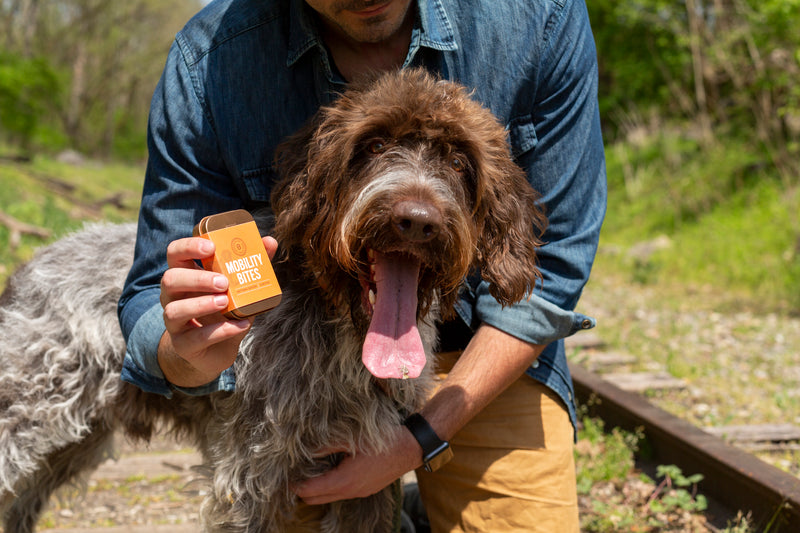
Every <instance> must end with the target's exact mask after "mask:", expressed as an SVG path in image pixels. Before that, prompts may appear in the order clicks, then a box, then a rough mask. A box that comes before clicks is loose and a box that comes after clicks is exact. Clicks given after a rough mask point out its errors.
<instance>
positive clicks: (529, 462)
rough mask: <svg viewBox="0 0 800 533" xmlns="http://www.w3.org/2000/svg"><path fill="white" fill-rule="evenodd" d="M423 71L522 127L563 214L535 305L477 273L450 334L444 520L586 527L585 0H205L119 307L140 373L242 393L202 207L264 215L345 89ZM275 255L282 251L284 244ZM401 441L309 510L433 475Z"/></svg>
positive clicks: (436, 416)
mask: <svg viewBox="0 0 800 533" xmlns="http://www.w3.org/2000/svg"><path fill="white" fill-rule="evenodd" d="M406 66H424V67H425V68H427V69H428V70H430V71H433V72H437V73H439V74H440V75H442V76H443V77H445V78H448V79H453V80H456V81H459V82H461V83H463V84H465V85H467V86H468V87H471V88H474V90H475V98H476V99H477V100H479V101H481V102H482V103H483V104H484V105H486V106H487V107H489V108H490V109H491V110H492V111H493V112H494V113H495V114H496V115H497V116H498V117H499V118H500V120H501V121H503V122H504V123H505V124H507V126H508V129H509V134H510V139H511V142H512V148H513V152H514V156H515V157H516V159H517V161H518V163H519V164H520V165H521V166H522V167H523V168H524V169H526V171H527V172H528V174H529V179H530V181H531V183H532V184H533V186H534V188H535V189H537V190H538V191H539V192H540V193H541V194H542V195H543V200H542V201H543V203H544V205H545V207H546V210H547V214H548V218H549V228H548V231H547V233H546V234H545V236H544V240H545V241H546V245H545V246H543V247H542V248H541V249H540V255H539V258H540V264H541V270H542V273H543V276H544V282H543V283H542V284H541V285H540V286H537V289H536V290H535V291H534V292H533V293H532V294H531V297H530V299H528V300H525V301H523V302H521V303H519V304H517V305H515V306H511V307H507V308H502V307H501V306H500V305H499V304H498V303H497V302H496V301H494V299H493V298H492V297H491V295H489V293H488V288H487V286H486V284H485V283H482V282H479V281H472V280H470V281H469V283H468V287H467V290H465V291H464V292H463V296H462V298H461V300H460V301H459V303H458V308H457V310H458V314H459V316H460V319H459V320H457V321H455V322H454V323H452V324H448V325H447V331H444V332H443V336H444V337H445V338H444V343H445V344H446V345H447V347H448V349H453V350H456V352H455V353H456V354H458V355H460V356H458V357H457V358H456V357H455V356H453V357H451V358H450V359H451V360H450V364H449V365H448V366H451V367H452V368H443V369H442V370H443V372H446V379H445V380H444V381H443V382H442V384H441V387H440V388H439V389H438V391H437V392H436V393H435V394H434V396H433V397H432V398H431V399H430V400H429V402H428V403H427V404H426V405H425V406H424V408H423V409H422V411H421V414H422V416H423V417H424V419H425V420H427V422H428V424H429V425H430V427H431V428H432V429H433V431H434V432H435V433H436V435H438V437H440V438H441V439H442V440H449V441H451V442H452V447H453V449H454V450H455V458H454V459H453V460H452V461H451V462H450V463H448V464H446V465H444V466H442V467H441V469H439V470H438V471H437V472H435V473H433V474H425V473H423V472H420V473H419V480H420V487H421V491H422V494H423V497H424V499H425V501H426V505H427V507H428V513H429V515H430V518H431V522H432V526H433V528H434V531H492V532H496V531H526V532H529V531H547V532H553V531H576V530H577V529H578V517H577V498H576V494H575V473H574V466H573V463H572V443H573V438H574V437H573V429H574V424H575V410H574V403H573V399H572V384H571V379H570V377H569V371H568V368H567V365H566V359H565V356H564V347H563V342H562V341H561V340H560V339H562V338H563V337H565V336H568V335H571V334H572V333H574V332H575V331H577V330H578V329H585V328H589V327H593V325H594V321H593V320H592V319H589V318H587V317H584V316H582V315H580V314H578V313H575V312H573V309H574V307H575V305H576V303H577V300H578V297H579V295H580V292H581V290H582V287H583V285H584V284H585V282H586V280H587V278H588V275H589V270H590V268H591V264H592V261H593V258H594V254H595V251H596V247H597V239H598V234H599V230H600V225H601V223H602V218H603V215H604V211H605V194H606V190H605V167H604V161H603V146H602V139H601V133H600V124H599V117H598V110H597V97H596V90H597V79H596V78H597V71H596V57H595V49H594V43H593V40H592V35H591V30H590V28H589V23H588V17H587V14H586V8H585V5H584V4H583V2H580V1H579V0H561V1H555V0H539V1H533V0H531V1H528V2H522V1H519V0H491V1H490V0H468V1H467V0H458V1H457V0H379V1H368V0H306V1H305V2H302V1H300V0H218V1H216V2H213V3H212V4H210V5H209V6H208V7H206V8H205V9H204V10H203V11H202V12H201V13H200V14H199V15H198V16H197V17H195V18H194V19H193V20H192V21H190V22H189V24H187V26H186V28H184V30H183V31H182V32H181V33H179V34H178V35H177V37H176V41H175V44H174V45H173V47H172V49H171V51H170V54H169V57H168V60H167V64H166V67H165V70H164V74H163V77H162V79H161V82H160V83H159V86H158V87H157V89H156V92H155V95H154V98H153V103H152V108H151V117H150V135H149V138H148V147H149V151H150V159H149V161H148V168H147V175H146V181H145V185H144V193H143V199H142V208H141V213H140V219H139V237H138V240H137V252H136V259H135V262H134V265H133V268H132V269H131V272H130V275H129V277H128V281H127V283H126V287H125V290H124V292H123V296H122V298H121V300H120V322H121V325H122V329H123V332H124V334H125V336H126V339H127V341H128V353H127V355H126V360H125V366H124V369H123V379H125V380H127V381H130V382H132V383H134V384H136V385H138V386H139V387H141V388H143V389H144V390H147V391H150V392H154V393H159V394H164V395H167V396H170V395H171V394H172V391H173V390H180V391H182V392H184V393H187V394H206V393H209V392H212V391H216V390H233V388H234V387H235V377H234V376H233V372H232V371H231V369H230V368H229V367H230V366H231V365H232V364H233V362H234V360H235V358H236V354H237V350H238V346H239V343H240V341H241V340H242V338H243V337H244V335H245V334H246V332H247V330H248V328H249V327H250V321H248V320H243V321H227V320H225V319H224V318H222V315H220V314H219V311H220V310H221V309H223V308H224V307H225V305H226V297H225V295H224V293H225V289H226V288H227V285H226V283H227V282H226V281H225V278H224V277H223V276H219V275H216V274H214V273H211V272H205V271H203V270H201V269H198V268H197V267H196V266H195V261H196V260H197V259H201V258H204V257H208V256H210V255H211V254H212V253H213V248H212V247H211V246H209V243H208V241H205V240H203V239H192V238H185V237H186V236H187V235H190V234H191V228H192V226H193V224H194V223H195V222H197V221H198V220H199V219H200V218H201V217H202V216H204V215H207V214H210V213H216V212H222V211H226V210H229V209H235V208H241V207H244V208H246V209H250V210H253V209H256V208H258V207H261V206H264V205H265V204H266V202H267V200H268V197H269V190H270V188H271V186H272V184H273V183H274V180H275V176H274V175H273V171H272V169H271V161H272V155H273V151H274V148H275V146H276V145H277V143H278V142H279V141H280V140H281V139H282V138H284V137H285V136H287V135H288V134H290V133H292V132H293V131H294V130H296V129H297V128H299V127H300V126H301V125H302V124H303V122H305V120H307V119H308V118H309V117H310V116H311V115H312V114H313V113H314V112H315V111H316V109H317V108H318V107H319V106H320V105H322V104H325V103H328V102H330V101H331V100H332V99H334V98H335V94H336V93H337V92H339V91H341V90H342V89H343V88H344V86H345V83H346V81H347V80H352V79H354V78H356V77H357V76H358V75H359V74H363V73H367V72H370V71H376V70H386V69H394V68H400V67H406ZM265 244H267V246H268V249H269V250H270V252H271V253H274V250H275V248H276V246H277V244H276V243H275V241H274V240H272V239H269V238H267V239H265ZM460 332H465V333H466V334H461V333H460ZM470 336H471V337H470ZM467 341H468V342H467ZM462 350H463V352H462ZM446 359H447V358H446ZM526 374H527V375H526ZM394 442H395V445H394V446H393V447H392V448H391V449H390V450H388V451H386V452H385V453H383V454H381V455H374V454H370V453H367V452H364V453H360V454H357V455H356V456H353V457H347V458H346V459H345V460H344V461H343V462H342V463H341V464H340V465H339V466H338V467H337V468H336V469H334V470H332V471H331V472H329V473H328V474H326V475H323V476H321V477H319V478H314V479H312V480H308V481H306V482H304V483H302V484H301V485H299V486H298V487H296V488H295V490H296V492H297V494H298V496H299V497H300V498H302V500H303V501H304V502H305V503H306V504H309V505H316V504H322V503H327V502H330V501H334V500H340V499H348V498H354V497H363V496H367V495H369V494H372V493H374V492H377V491H378V490H380V489H381V488H383V487H385V486H386V485H388V484H390V483H392V482H393V481H394V480H396V479H397V478H398V477H400V476H401V475H403V474H404V473H406V472H408V471H410V470H412V469H415V468H418V467H420V466H421V465H422V448H421V447H420V444H419V443H418V441H417V439H416V438H415V436H414V435H412V432H411V431H410V430H409V429H407V428H406V427H405V426H398V427H397V428H396V431H395V435H394Z"/></svg>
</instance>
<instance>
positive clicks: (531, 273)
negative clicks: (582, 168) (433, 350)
mask: <svg viewBox="0 0 800 533" xmlns="http://www.w3.org/2000/svg"><path fill="white" fill-rule="evenodd" d="M276 160H277V164H278V167H279V171H280V173H281V176H282V179H281V181H280V182H279V183H278V184H276V186H275V188H274V190H273V194H272V206H273V210H274V212H275V216H276V226H275V236H276V238H277V239H278V241H279V243H280V244H281V247H282V249H283V251H284V253H286V254H287V257H289V258H291V260H292V261H293V263H297V264H301V265H302V270H303V272H304V275H305V276H307V277H309V278H313V279H314V280H316V282H317V283H318V284H319V285H320V286H321V287H323V289H324V290H325V292H326V294H327V295H328V298H329V301H330V302H331V303H332V304H333V305H336V306H337V307H339V308H345V307H346V308H347V309H348V310H349V311H350V313H351V314H352V315H353V316H354V317H357V316H362V317H364V318H369V317H373V316H374V317H380V320H381V321H383V320H384V319H385V317H384V316H383V315H384V314H386V313H393V312H394V311H390V310H387V307H392V306H393V307H400V308H406V307H411V308H412V309H411V310H410V318H405V319H401V320H400V321H401V322H402V321H403V320H405V321H406V322H408V321H409V320H410V321H413V322H416V319H417V318H418V316H421V315H424V314H425V313H427V310H428V309H429V307H430V305H431V303H432V302H433V301H435V300H436V299H437V298H438V301H439V302H440V305H441V310H442V313H443V315H444V316H448V315H451V314H452V309H453V303H454V301H455V299H456V297H457V295H458V290H459V287H460V286H461V284H462V283H463V280H464V278H465V277H466V276H467V275H468V274H469V273H470V271H472V270H474V269H479V270H480V274H481V276H482V277H483V278H484V279H485V280H487V281H488V282H489V284H490V292H491V294H492V295H493V296H494V297H495V298H496V299H497V300H498V301H499V302H500V303H502V304H504V305H506V304H511V303H514V302H517V301H519V300H520V299H522V298H523V297H525V295H526V294H527V293H529V292H530V291H531V290H533V286H534V284H535V281H536V278H537V276H538V275H539V273H538V270H537V269H536V264H535V261H536V256H535V249H536V246H537V245H538V244H539V241H538V238H539V236H540V234H541V232H542V231H543V229H544V226H545V217H544V214H543V211H542V209H541V207H540V206H539V204H538V203H537V200H538V195H537V194H536V192H534V191H533V189H532V188H531V187H530V185H529V184H528V181H527V179H526V176H525V173H524V172H523V171H522V170H521V169H520V168H519V167H518V166H517V165H516V164H515V163H514V162H513V161H512V159H511V156H510V152H509V146H508V141H507V136H506V132H505V130H504V128H503V126H502V125H501V124H500V123H499V122H498V121H497V119H496V118H495V117H494V116H493V115H492V114H491V112H490V111H488V110H487V109H485V108H483V107H482V106H481V105H479V104H478V103H477V102H475V101H473V100H472V99H471V98H470V95H469V93H468V92H467V91H466V90H465V89H464V88H463V87H462V86H460V85H458V84H455V83H451V82H447V81H442V80H437V79H436V78H434V77H433V76H431V75H429V74H426V73H425V72H424V71H421V70H407V71H400V72H396V73H391V74H386V75H383V76H382V77H380V78H377V79H375V80H371V81H368V82H363V83H359V84H355V85H354V86H352V88H350V89H349V90H348V91H346V92H345V93H344V94H343V95H342V96H341V97H340V98H339V99H338V100H337V101H336V102H335V103H334V104H333V105H332V106H330V107H325V108H323V109H321V110H320V112H319V113H318V114H317V116H316V117H315V118H314V120H312V122H311V123H310V124H309V125H308V126H307V127H306V128H305V129H303V130H302V131H300V132H299V133H298V134H296V135H295V136H293V137H292V138H290V139H289V140H288V141H287V142H286V143H284V144H283V145H282V146H281V147H280V148H279V150H278V153H277V159H276ZM384 281H386V284H384V283H383V282H384ZM390 281H391V282H390ZM353 294H356V295H358V297H357V298H351V299H348V297H347V296H346V295H353ZM387 295H390V297H389V298H386V296H387ZM401 295H403V296H402V297H401ZM412 297H413V298H412ZM381 300H384V301H386V300H391V302H393V303H391V304H386V305H381V303H380V302H381ZM393 316H394V315H393ZM405 316H406V317H408V316H409V315H408V314H407V315H405ZM356 321H358V320H356ZM375 322H376V320H373V328H374V326H375V324H374V323H375ZM385 327H386V328H390V326H385ZM391 328H394V329H397V328H400V330H402V331H405V330H406V326H405V325H400V326H398V325H394V326H391ZM400 368H401V369H402V368H403V367H400ZM411 374H412V375H413V372H412V373H411Z"/></svg>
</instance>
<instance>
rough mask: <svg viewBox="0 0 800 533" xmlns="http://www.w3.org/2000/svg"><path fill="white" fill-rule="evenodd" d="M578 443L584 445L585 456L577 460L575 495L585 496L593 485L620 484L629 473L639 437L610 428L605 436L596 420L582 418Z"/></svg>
mask: <svg viewBox="0 0 800 533" xmlns="http://www.w3.org/2000/svg"><path fill="white" fill-rule="evenodd" d="M581 423H582V428H581V430H580V431H579V432H578V439H579V440H583V441H584V442H585V443H587V445H588V446H587V447H588V452H587V453H586V455H585V456H576V457H578V459H577V462H578V463H579V466H580V467H579V468H578V494H588V493H589V491H590V489H591V488H592V486H594V484H595V483H598V482H601V481H619V480H624V479H625V478H627V477H628V475H630V474H631V473H632V472H633V469H634V456H633V454H634V452H635V451H636V450H637V449H638V445H639V441H640V440H641V438H642V435H641V433H628V432H625V431H622V430H621V429H619V428H613V429H612V430H611V432H610V433H609V434H606V433H605V424H604V422H603V421H602V420H601V419H599V418H590V417H583V418H582V420H581Z"/></svg>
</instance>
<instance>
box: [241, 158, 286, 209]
mask: <svg viewBox="0 0 800 533" xmlns="http://www.w3.org/2000/svg"><path fill="white" fill-rule="evenodd" d="M241 176H242V178H241V179H242V184H243V185H244V192H245V193H246V194H247V196H248V198H249V199H250V201H252V202H258V203H264V202H267V203H268V202H269V195H270V193H271V192H272V186H273V185H274V184H275V182H276V181H277V179H278V174H277V172H275V170H274V169H273V168H270V167H263V168H255V169H252V170H243V171H242V174H241Z"/></svg>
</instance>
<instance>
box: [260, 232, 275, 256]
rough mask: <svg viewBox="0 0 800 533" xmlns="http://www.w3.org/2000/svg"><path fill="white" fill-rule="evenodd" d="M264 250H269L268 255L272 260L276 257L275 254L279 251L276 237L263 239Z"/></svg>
mask: <svg viewBox="0 0 800 533" xmlns="http://www.w3.org/2000/svg"><path fill="white" fill-rule="evenodd" d="M261 240H262V241H263V243H264V248H266V249H267V255H268V256H269V258H270V259H272V258H273V257H275V252H276V251H278V241H276V240H275V238H274V237H262V238H261Z"/></svg>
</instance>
